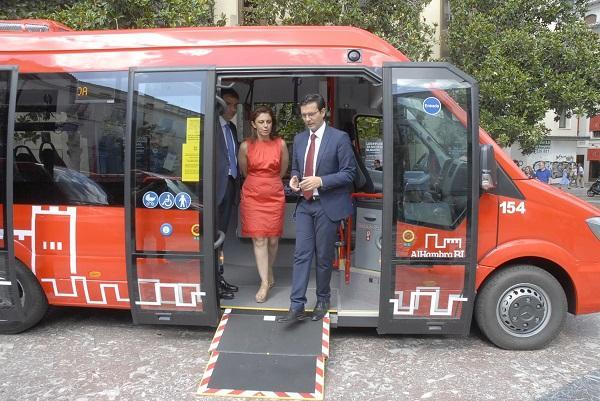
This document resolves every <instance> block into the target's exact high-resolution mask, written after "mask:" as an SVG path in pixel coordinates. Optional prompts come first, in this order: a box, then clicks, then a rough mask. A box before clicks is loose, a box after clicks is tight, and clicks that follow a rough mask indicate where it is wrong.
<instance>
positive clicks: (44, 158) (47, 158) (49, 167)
mask: <svg viewBox="0 0 600 401" xmlns="http://www.w3.org/2000/svg"><path fill="white" fill-rule="evenodd" d="M40 161H41V162H42V164H43V165H44V169H46V171H47V172H48V174H50V176H51V177H54V151H53V150H52V149H49V148H46V149H40Z"/></svg>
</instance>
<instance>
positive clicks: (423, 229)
mask: <svg viewBox="0 0 600 401" xmlns="http://www.w3.org/2000/svg"><path fill="white" fill-rule="evenodd" d="M383 83H384V89H383V91H384V92H383V93H384V95H383V96H384V112H383V116H384V156H383V157H384V160H383V169H384V178H383V180H384V181H383V187H384V189H383V194H384V201H383V213H384V218H383V243H382V272H381V291H380V293H381V298H380V309H379V310H380V313H379V322H378V331H379V332H380V333H439V334H466V333H468V331H469V327H470V324H471V315H472V310H473V302H474V296H475V292H474V283H475V268H476V251H477V237H476V233H477V218H476V217H477V209H478V199H479V185H478V178H477V177H478V175H477V174H474V172H476V171H478V168H479V167H478V166H479V159H478V157H477V155H478V149H479V140H478V119H479V116H478V103H477V96H478V94H477V93H478V91H477V86H476V82H475V81H474V80H473V79H472V78H471V77H469V76H467V75H466V74H464V73H463V72H461V71H459V70H458V69H456V68H454V67H452V66H451V65H449V64H446V63H386V64H384V68H383Z"/></svg>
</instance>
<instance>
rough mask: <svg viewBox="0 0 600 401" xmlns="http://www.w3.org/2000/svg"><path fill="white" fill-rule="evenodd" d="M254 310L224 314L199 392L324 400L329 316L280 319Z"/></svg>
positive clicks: (216, 394) (236, 395)
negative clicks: (278, 320) (284, 320)
mask: <svg viewBox="0 0 600 401" xmlns="http://www.w3.org/2000/svg"><path fill="white" fill-rule="evenodd" d="M248 312H249V311H244V310H235V311H232V310H230V309H227V310H226V311H225V313H224V314H223V317H222V318H221V322H220V324H219V327H218V328H217V331H216V333H215V336H214V338H213V341H212V343H211V346H210V348H209V351H210V358H209V361H208V364H207V366H206V370H205V372H204V376H203V377H202V380H201V381H200V385H199V388H198V395H204V396H207V395H212V396H223V397H225V396H227V397H231V396H235V397H251V398H271V399H273V398H274V399H277V398H280V399H295V400H306V399H310V400H322V399H323V391H324V387H323V384H324V378H325V362H326V360H327V358H328V356H329V325H330V317H329V314H327V315H326V316H325V317H324V318H323V320H322V321H317V322H313V321H311V320H310V319H307V320H303V321H300V322H292V323H277V322H276V318H277V316H278V315H275V314H267V315H265V314H264V313H252V312H253V311H250V313H248Z"/></svg>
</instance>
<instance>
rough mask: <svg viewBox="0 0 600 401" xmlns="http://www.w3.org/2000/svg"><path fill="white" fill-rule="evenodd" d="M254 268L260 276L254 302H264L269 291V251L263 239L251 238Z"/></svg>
mask: <svg viewBox="0 0 600 401" xmlns="http://www.w3.org/2000/svg"><path fill="white" fill-rule="evenodd" d="M252 244H253V245H254V257H255V258H256V268H257V269H258V275H259V276H260V288H259V290H258V292H257V293H256V302H265V300H266V299H267V294H268V291H269V251H268V246H267V245H268V241H267V238H265V237H256V238H252Z"/></svg>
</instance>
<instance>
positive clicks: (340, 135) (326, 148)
mask: <svg viewBox="0 0 600 401" xmlns="http://www.w3.org/2000/svg"><path fill="white" fill-rule="evenodd" d="M308 138H309V132H308V130H306V131H304V132H301V133H299V134H296V136H295V137H294V150H293V155H292V172H291V174H292V176H294V175H295V176H297V177H298V178H299V179H300V180H302V173H303V171H304V154H305V153H306V146H307V145H308ZM316 157H317V166H316V167H317V168H316V171H315V175H316V176H319V177H321V180H322V181H323V186H322V187H321V188H319V189H318V191H319V196H320V197H321V205H322V207H323V210H324V211H325V214H326V215H327V217H329V218H330V219H331V220H333V221H338V220H341V219H344V218H346V217H348V216H349V215H351V214H352V213H353V208H352V199H351V197H350V195H351V193H352V182H353V180H354V176H355V175H356V160H355V159H354V153H353V152H352V144H351V143H350V137H349V136H348V134H347V133H345V132H344V131H340V130H338V129H335V128H332V127H330V126H326V127H325V133H324V134H323V138H322V139H321V146H320V147H319V153H318V154H317V155H316Z"/></svg>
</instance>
